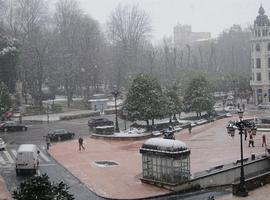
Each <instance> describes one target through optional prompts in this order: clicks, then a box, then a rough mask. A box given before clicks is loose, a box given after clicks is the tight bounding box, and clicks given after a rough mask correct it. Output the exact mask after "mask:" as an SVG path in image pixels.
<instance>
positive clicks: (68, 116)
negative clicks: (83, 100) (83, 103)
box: [59, 111, 100, 120]
mask: <svg viewBox="0 0 270 200" xmlns="http://www.w3.org/2000/svg"><path fill="white" fill-rule="evenodd" d="M95 116H100V112H99V111H95V112H90V113H81V114H72V115H63V116H60V117H59V119H60V120H72V119H80V118H87V117H95Z"/></svg>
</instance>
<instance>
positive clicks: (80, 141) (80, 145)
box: [78, 137, 85, 151]
mask: <svg viewBox="0 0 270 200" xmlns="http://www.w3.org/2000/svg"><path fill="white" fill-rule="evenodd" d="M78 142H79V151H81V149H83V150H85V148H84V146H83V139H82V138H81V137H80V138H79V140H78Z"/></svg>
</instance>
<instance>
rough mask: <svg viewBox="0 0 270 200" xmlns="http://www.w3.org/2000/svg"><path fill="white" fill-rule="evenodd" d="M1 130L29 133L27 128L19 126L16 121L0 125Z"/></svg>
mask: <svg viewBox="0 0 270 200" xmlns="http://www.w3.org/2000/svg"><path fill="white" fill-rule="evenodd" d="M0 130H1V131H4V132H7V131H27V126H25V125H23V124H19V123H17V122H15V121H6V122H3V123H2V124H0Z"/></svg>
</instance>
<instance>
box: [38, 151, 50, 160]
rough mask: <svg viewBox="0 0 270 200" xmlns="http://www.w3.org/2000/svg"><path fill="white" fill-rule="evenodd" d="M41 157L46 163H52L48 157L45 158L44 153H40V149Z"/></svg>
mask: <svg viewBox="0 0 270 200" xmlns="http://www.w3.org/2000/svg"><path fill="white" fill-rule="evenodd" d="M39 155H40V156H41V157H42V158H43V159H44V160H45V161H47V162H50V159H49V158H48V157H47V156H45V154H44V153H42V151H40V149H39Z"/></svg>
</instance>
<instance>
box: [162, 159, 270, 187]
mask: <svg viewBox="0 0 270 200" xmlns="http://www.w3.org/2000/svg"><path fill="white" fill-rule="evenodd" d="M269 169H270V160H269V158H267V157H266V158H263V159H258V160H255V161H249V162H248V163H246V164H245V165H244V172H245V177H248V176H249V177H252V176H257V175H259V174H262V173H264V172H265V171H267V170H268V171H269ZM239 179H240V164H238V165H236V166H232V167H230V168H227V169H224V170H222V169H221V170H218V171H216V172H213V173H211V172H210V173H209V174H206V175H204V176H201V177H197V178H194V179H191V180H190V181H189V182H187V183H185V184H181V185H178V186H176V187H167V188H168V189H171V190H173V191H178V192H179V191H183V190H187V189H191V188H197V187H199V188H209V187H214V186H222V185H230V184H232V183H234V182H235V181H239Z"/></svg>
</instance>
